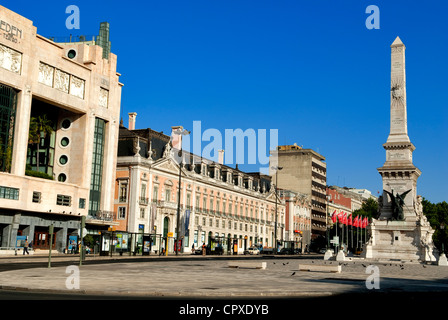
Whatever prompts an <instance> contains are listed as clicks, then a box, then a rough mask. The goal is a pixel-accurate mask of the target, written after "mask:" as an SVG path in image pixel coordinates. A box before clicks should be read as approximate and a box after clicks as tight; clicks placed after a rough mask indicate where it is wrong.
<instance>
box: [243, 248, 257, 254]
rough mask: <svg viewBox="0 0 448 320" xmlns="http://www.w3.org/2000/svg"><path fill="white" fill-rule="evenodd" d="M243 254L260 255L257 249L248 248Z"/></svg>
mask: <svg viewBox="0 0 448 320" xmlns="http://www.w3.org/2000/svg"><path fill="white" fill-rule="evenodd" d="M244 254H260V250H259V249H258V248H257V247H250V248H248V249H247V250H245V251H244Z"/></svg>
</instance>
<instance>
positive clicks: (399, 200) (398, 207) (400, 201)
mask: <svg viewBox="0 0 448 320" xmlns="http://www.w3.org/2000/svg"><path fill="white" fill-rule="evenodd" d="M411 190H412V189H409V190H408V191H405V192H403V193H402V194H399V193H398V192H397V194H396V195H395V196H394V194H393V191H392V192H389V191H387V190H384V191H385V192H386V193H387V194H388V195H389V196H390V199H391V201H392V220H397V221H403V220H404V215H403V206H404V198H406V195H407V194H408V193H409V192H410V191H411Z"/></svg>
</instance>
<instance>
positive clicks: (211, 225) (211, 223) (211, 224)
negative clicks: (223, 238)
mask: <svg viewBox="0 0 448 320" xmlns="http://www.w3.org/2000/svg"><path fill="white" fill-rule="evenodd" d="M209 226H210V227H213V219H212V218H210V220H209Z"/></svg>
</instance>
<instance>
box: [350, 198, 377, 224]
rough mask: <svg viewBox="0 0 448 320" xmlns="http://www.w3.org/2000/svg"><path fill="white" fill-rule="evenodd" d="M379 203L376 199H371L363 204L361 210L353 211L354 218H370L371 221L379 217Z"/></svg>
mask: <svg viewBox="0 0 448 320" xmlns="http://www.w3.org/2000/svg"><path fill="white" fill-rule="evenodd" d="M378 210H379V208H378V201H377V200H375V199H374V198H369V199H367V200H366V201H364V202H363V203H362V206H361V209H357V210H355V211H353V217H356V216H358V215H359V216H364V217H368V218H369V220H371V219H372V218H376V217H377V216H378Z"/></svg>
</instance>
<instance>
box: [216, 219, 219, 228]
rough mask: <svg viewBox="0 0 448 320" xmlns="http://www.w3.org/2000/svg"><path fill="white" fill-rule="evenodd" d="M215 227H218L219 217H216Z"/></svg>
mask: <svg viewBox="0 0 448 320" xmlns="http://www.w3.org/2000/svg"><path fill="white" fill-rule="evenodd" d="M216 228H219V219H216Z"/></svg>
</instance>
